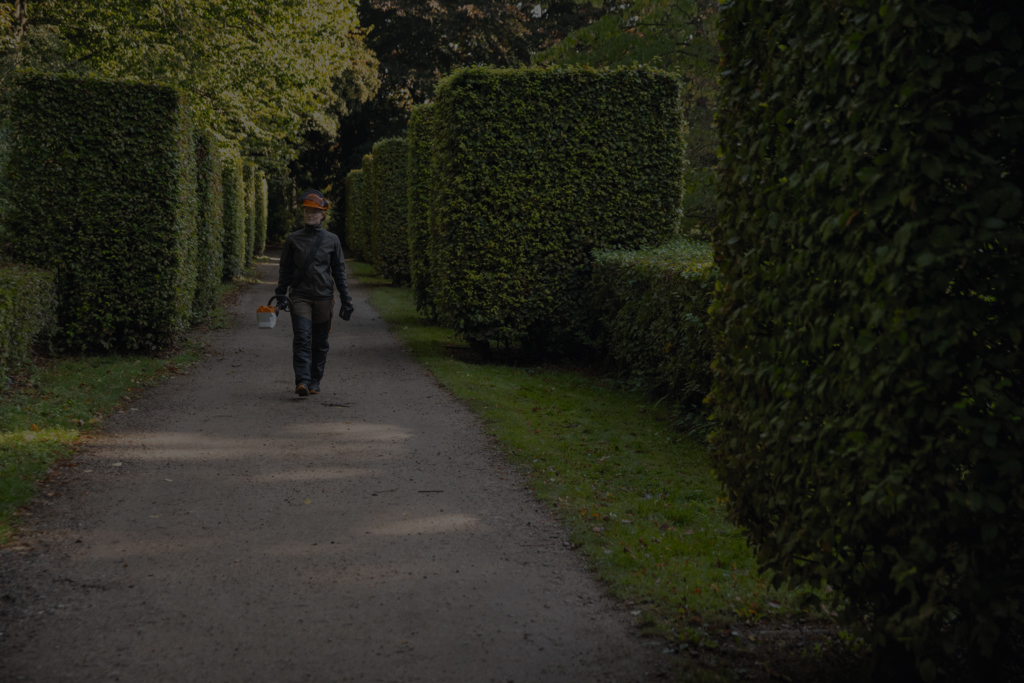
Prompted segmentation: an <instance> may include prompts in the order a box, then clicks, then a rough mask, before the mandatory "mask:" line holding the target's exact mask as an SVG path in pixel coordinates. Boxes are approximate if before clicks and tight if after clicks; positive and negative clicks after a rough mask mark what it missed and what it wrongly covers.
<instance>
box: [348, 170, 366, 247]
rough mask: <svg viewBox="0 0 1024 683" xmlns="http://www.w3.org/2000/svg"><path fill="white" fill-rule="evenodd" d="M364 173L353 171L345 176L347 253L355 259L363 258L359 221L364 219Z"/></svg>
mask: <svg viewBox="0 0 1024 683" xmlns="http://www.w3.org/2000/svg"><path fill="white" fill-rule="evenodd" d="M362 201H363V171H362V169H358V168H356V169H353V170H351V171H349V172H348V175H346V176H345V251H346V253H347V254H348V255H349V256H352V257H353V258H361V257H362V250H361V249H360V246H359V233H360V230H359V220H360V218H361V217H362V213H361V211H362V207H361V205H360V203H361V202H362Z"/></svg>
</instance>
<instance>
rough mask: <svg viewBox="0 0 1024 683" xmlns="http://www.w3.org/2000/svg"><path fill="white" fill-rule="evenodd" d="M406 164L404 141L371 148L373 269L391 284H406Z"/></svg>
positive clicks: (385, 142)
mask: <svg viewBox="0 0 1024 683" xmlns="http://www.w3.org/2000/svg"><path fill="white" fill-rule="evenodd" d="M408 165H409V151H408V144H407V143H406V141H405V138H386V139H384V140H380V141H379V142H377V143H375V144H374V145H373V177H374V179H373V197H372V199H371V201H372V202H373V227H372V244H373V266H374V269H375V270H376V271H377V274H378V275H381V276H382V277H385V278H388V279H390V280H391V281H392V283H394V284H404V283H407V282H409V231H408V229H407V227H406V225H407V222H408V217H409V208H408V207H409V190H408V185H407V182H406V177H407V175H406V169H407V168H408Z"/></svg>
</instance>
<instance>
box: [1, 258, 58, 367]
mask: <svg viewBox="0 0 1024 683" xmlns="http://www.w3.org/2000/svg"><path fill="white" fill-rule="evenodd" d="M56 304H57V300H56V287H55V286H54V278H53V274H52V273H50V272H49V271H45V270H39V269H38V268H32V267H30V266H22V265H0V383H2V381H3V380H4V378H5V377H6V376H8V375H10V374H11V373H12V372H14V371H15V370H17V369H18V368H20V367H21V366H23V365H24V364H25V363H27V362H28V360H29V351H30V350H31V349H32V342H33V341H34V340H35V338H36V337H37V336H38V335H39V334H40V333H42V332H43V331H44V330H46V329H47V328H48V327H49V325H50V324H51V323H52V322H53V318H54V315H53V314H54V310H55V309H56Z"/></svg>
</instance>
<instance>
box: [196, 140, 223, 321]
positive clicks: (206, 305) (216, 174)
mask: <svg viewBox="0 0 1024 683" xmlns="http://www.w3.org/2000/svg"><path fill="white" fill-rule="evenodd" d="M196 166H197V180H198V182H197V184H196V193H197V197H198V211H199V215H198V219H197V225H198V235H197V242H198V246H197V252H196V254H197V256H196V294H195V299H194V300H193V302H192V319H191V322H192V323H193V324H196V323H199V322H200V321H202V320H203V319H204V318H205V317H206V315H207V314H208V313H209V312H210V311H211V310H212V309H213V307H214V306H215V305H216V303H217V293H218V290H217V285H218V284H220V281H221V274H222V273H223V271H224V249H223V243H224V164H223V162H222V160H221V154H220V149H219V147H218V146H217V142H216V141H215V140H214V139H213V136H212V135H210V134H209V133H200V134H198V135H196Z"/></svg>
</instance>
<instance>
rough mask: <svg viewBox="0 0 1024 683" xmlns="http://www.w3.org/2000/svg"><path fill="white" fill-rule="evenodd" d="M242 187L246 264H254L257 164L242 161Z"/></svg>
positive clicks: (246, 160)
mask: <svg viewBox="0 0 1024 683" xmlns="http://www.w3.org/2000/svg"><path fill="white" fill-rule="evenodd" d="M242 189H243V191H244V195H243V201H244V203H245V265H246V266H249V265H252V257H253V255H254V254H255V253H256V252H255V249H256V164H254V163H253V162H251V161H249V160H248V159H245V160H243V161H242Z"/></svg>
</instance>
